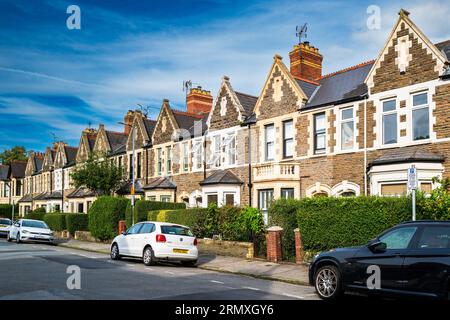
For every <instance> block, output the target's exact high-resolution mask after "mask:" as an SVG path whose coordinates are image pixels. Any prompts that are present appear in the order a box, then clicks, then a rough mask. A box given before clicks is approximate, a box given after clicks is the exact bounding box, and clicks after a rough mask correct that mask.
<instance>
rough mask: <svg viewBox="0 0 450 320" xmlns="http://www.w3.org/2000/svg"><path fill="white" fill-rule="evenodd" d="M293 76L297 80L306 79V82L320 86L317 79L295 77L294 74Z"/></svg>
mask: <svg viewBox="0 0 450 320" xmlns="http://www.w3.org/2000/svg"><path fill="white" fill-rule="evenodd" d="M293 77H294V79H295V80H300V81H305V82H308V83H311V84H314V85H316V86H320V83H319V82H317V81H315V80H310V79H305V78H301V77H295V76H293Z"/></svg>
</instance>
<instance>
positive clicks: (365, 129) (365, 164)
mask: <svg viewBox="0 0 450 320" xmlns="http://www.w3.org/2000/svg"><path fill="white" fill-rule="evenodd" d="M364 195H365V196H367V95H366V96H365V98H364Z"/></svg>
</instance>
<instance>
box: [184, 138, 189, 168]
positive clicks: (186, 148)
mask: <svg viewBox="0 0 450 320" xmlns="http://www.w3.org/2000/svg"><path fill="white" fill-rule="evenodd" d="M187 171H189V143H188V142H184V143H183V172H187Z"/></svg>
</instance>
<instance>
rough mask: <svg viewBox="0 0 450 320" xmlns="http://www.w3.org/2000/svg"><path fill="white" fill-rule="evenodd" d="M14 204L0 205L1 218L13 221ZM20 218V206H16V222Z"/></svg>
mask: <svg viewBox="0 0 450 320" xmlns="http://www.w3.org/2000/svg"><path fill="white" fill-rule="evenodd" d="M12 207H13V206H12V204H0V218H8V219H11V216H12ZM18 216H19V206H18V205H15V206H14V220H16V219H17V218H18Z"/></svg>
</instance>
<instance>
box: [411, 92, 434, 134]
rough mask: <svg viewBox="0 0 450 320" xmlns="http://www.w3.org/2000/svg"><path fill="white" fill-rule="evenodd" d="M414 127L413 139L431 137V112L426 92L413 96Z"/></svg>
mask: <svg viewBox="0 0 450 320" xmlns="http://www.w3.org/2000/svg"><path fill="white" fill-rule="evenodd" d="M412 129H413V140H422V139H429V138H430V112H429V107H428V94H427V93H426V92H423V93H419V94H415V95H413V97H412Z"/></svg>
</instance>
